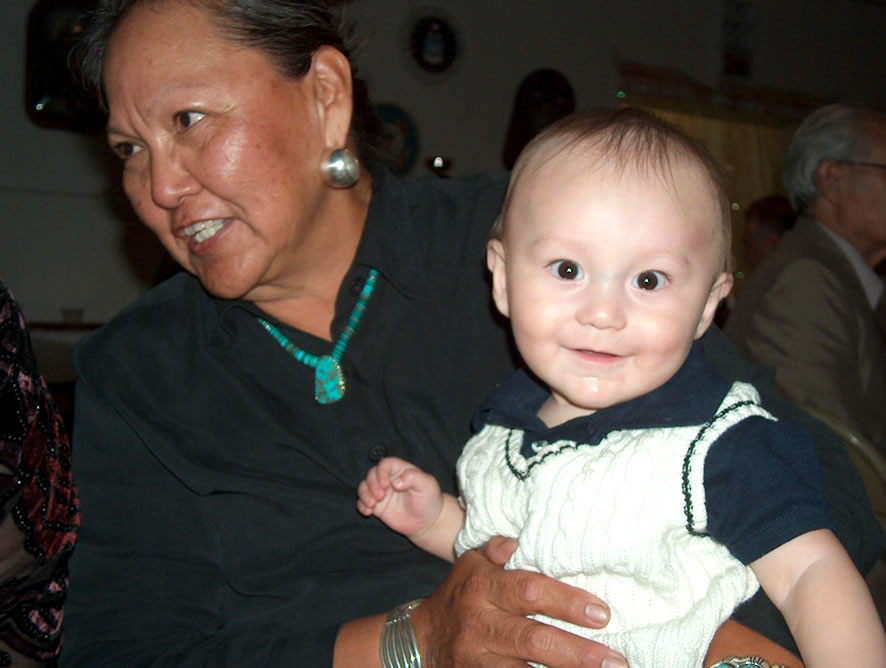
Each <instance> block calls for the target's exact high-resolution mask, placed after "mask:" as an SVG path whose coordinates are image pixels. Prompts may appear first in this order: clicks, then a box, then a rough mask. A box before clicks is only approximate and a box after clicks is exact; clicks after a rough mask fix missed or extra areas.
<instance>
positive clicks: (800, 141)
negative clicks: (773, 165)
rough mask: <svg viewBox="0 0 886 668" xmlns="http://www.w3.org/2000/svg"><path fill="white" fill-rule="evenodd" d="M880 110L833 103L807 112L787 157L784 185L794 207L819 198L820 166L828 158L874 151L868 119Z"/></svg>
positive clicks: (862, 156) (860, 156)
mask: <svg viewBox="0 0 886 668" xmlns="http://www.w3.org/2000/svg"><path fill="white" fill-rule="evenodd" d="M877 116H878V113H877V112H876V111H874V110H871V109H868V108H866V107H863V106H861V105H851V104H829V105H827V106H824V107H821V108H820V109H817V110H815V111H813V112H812V113H811V114H810V115H809V116H807V117H806V118H805V119H804V120H803V122H802V123H801V124H800V127H798V128H797V131H796V132H795V133H794V136H793V138H792V139H791V144H790V146H788V150H787V153H785V158H784V185H785V189H786V190H787V193H788V198H789V199H790V201H791V206H792V207H793V208H794V211H796V212H798V213H803V212H804V211H806V210H807V209H808V208H809V207H811V206H812V205H813V204H815V201H816V200H817V199H818V196H819V190H818V185H817V181H816V172H817V170H818V166H819V165H820V164H821V163H822V161H824V160H850V161H851V160H864V159H865V158H867V157H868V156H869V154H870V143H869V140H868V138H867V135H866V132H865V127H864V125H865V122H866V121H867V120H869V119H871V118H876V117H877Z"/></svg>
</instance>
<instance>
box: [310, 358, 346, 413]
mask: <svg viewBox="0 0 886 668" xmlns="http://www.w3.org/2000/svg"><path fill="white" fill-rule="evenodd" d="M343 396H345V375H344V374H343V373H342V371H341V364H339V363H338V360H336V359H335V358H334V357H332V355H324V356H323V357H321V358H320V359H319V360H318V361H317V366H316V367H315V368H314V399H315V400H316V401H317V403H319V404H331V403H335V402H336V401H338V400H339V399H341V398H342V397H343Z"/></svg>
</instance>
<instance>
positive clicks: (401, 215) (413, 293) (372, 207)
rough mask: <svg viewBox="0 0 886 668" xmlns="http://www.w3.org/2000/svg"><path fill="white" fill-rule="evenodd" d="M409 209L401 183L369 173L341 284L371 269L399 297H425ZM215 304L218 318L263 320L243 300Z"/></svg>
mask: <svg viewBox="0 0 886 668" xmlns="http://www.w3.org/2000/svg"><path fill="white" fill-rule="evenodd" d="M412 209H413V206H412V204H411V203H410V201H409V191H408V188H407V185H406V184H405V183H404V182H403V181H401V180H400V179H398V178H396V177H394V176H393V175H392V174H391V173H390V172H388V171H387V170H385V169H381V168H380V169H378V170H376V171H374V172H373V174H372V199H371V200H370V204H369V213H368V214H367V217H366V225H365V227H364V229H363V235H362V236H361V238H360V243H359V244H358V246H357V252H356V255H355V257H354V263H353V267H352V269H351V270H350V271H349V272H348V274H347V275H346V276H345V285H347V284H348V282H349V281H350V280H351V278H352V277H353V271H354V267H357V266H365V267H374V268H375V269H377V270H378V271H379V273H381V274H382V275H383V276H384V277H385V279H386V280H387V281H389V282H390V283H391V284H392V285H394V287H396V288H397V290H399V291H400V292H402V293H403V294H405V295H407V296H409V297H417V296H420V295H422V294H425V292H426V290H427V283H426V278H425V274H424V272H423V271H422V270H421V258H423V257H424V256H425V255H426V253H427V248H426V246H427V244H428V241H427V239H426V238H424V237H423V236H422V235H420V234H419V233H418V231H417V229H416V226H415V224H414V223H413V218H412V215H413V211H412ZM339 292H341V288H339ZM215 302H216V307H217V309H218V311H219V315H220V316H221V315H223V314H224V313H226V312H227V311H229V310H230V309H232V308H243V309H245V310H247V311H248V312H250V313H252V314H253V315H257V316H261V317H267V314H265V313H263V312H262V310H261V309H259V308H258V307H257V306H256V305H255V304H253V303H251V302H249V301H246V300H228V299H215Z"/></svg>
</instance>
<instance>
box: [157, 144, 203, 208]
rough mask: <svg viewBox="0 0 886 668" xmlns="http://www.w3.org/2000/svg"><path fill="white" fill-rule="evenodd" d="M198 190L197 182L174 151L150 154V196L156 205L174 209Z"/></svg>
mask: <svg viewBox="0 0 886 668" xmlns="http://www.w3.org/2000/svg"><path fill="white" fill-rule="evenodd" d="M199 190H200V184H199V182H198V181H197V179H195V178H194V176H193V175H192V174H191V173H190V171H189V170H188V169H187V168H186V167H185V165H184V163H183V162H182V160H181V159H180V158H179V157H178V156H177V155H176V154H175V153H174V152H170V153H166V152H155V153H154V154H152V155H151V198H152V199H153V200H154V203H155V204H156V205H157V206H159V207H161V208H163V209H174V208H176V207H177V206H179V205H180V204H181V202H182V199H184V198H185V197H186V196H188V195H193V194H194V193H196V192H198V191H199Z"/></svg>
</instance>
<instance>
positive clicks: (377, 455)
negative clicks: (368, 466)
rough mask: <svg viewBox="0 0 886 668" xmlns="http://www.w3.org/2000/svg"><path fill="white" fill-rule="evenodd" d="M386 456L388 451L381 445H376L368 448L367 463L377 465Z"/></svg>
mask: <svg viewBox="0 0 886 668" xmlns="http://www.w3.org/2000/svg"><path fill="white" fill-rule="evenodd" d="M387 454H388V449H387V448H386V447H385V446H384V445H382V444H381V443H378V444H376V445H373V446H372V447H371V448H369V461H370V462H372V463H373V464H378V463H379V462H380V461H381V460H382V459H384V458H385V455H387Z"/></svg>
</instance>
